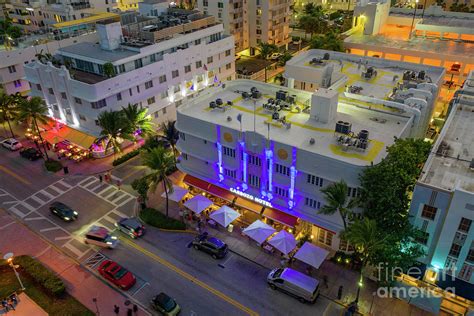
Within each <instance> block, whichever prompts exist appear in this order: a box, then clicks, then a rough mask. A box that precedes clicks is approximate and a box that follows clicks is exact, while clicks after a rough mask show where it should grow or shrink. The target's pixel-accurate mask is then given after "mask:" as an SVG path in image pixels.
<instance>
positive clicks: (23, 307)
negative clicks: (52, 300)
mask: <svg viewBox="0 0 474 316" xmlns="http://www.w3.org/2000/svg"><path fill="white" fill-rule="evenodd" d="M0 315H15V316H31V315H34V316H48V313H46V312H45V311H44V310H43V309H42V308H41V307H39V306H38V304H36V303H35V302H34V301H33V300H32V299H31V298H29V296H28V295H26V294H25V293H20V295H18V304H17V305H16V306H15V310H9V311H8V313H5V312H4V310H3V309H2V310H0Z"/></svg>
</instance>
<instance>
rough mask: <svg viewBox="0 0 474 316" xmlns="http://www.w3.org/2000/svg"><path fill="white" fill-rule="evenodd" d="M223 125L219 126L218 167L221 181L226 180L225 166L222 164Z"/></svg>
mask: <svg viewBox="0 0 474 316" xmlns="http://www.w3.org/2000/svg"><path fill="white" fill-rule="evenodd" d="M220 137H221V127H220V126H217V142H216V144H217V159H218V162H217V167H218V172H219V182H222V181H224V167H223V166H222V144H221V143H220Z"/></svg>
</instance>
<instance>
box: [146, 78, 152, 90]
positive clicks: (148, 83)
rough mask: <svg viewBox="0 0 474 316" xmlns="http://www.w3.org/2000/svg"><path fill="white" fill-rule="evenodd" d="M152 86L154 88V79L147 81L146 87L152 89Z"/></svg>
mask: <svg viewBox="0 0 474 316" xmlns="http://www.w3.org/2000/svg"><path fill="white" fill-rule="evenodd" d="M150 88H153V81H152V80H150V81H147V82H145V89H150Z"/></svg>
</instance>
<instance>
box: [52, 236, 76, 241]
mask: <svg viewBox="0 0 474 316" xmlns="http://www.w3.org/2000/svg"><path fill="white" fill-rule="evenodd" d="M66 239H72V237H71V236H62V237H56V238H54V240H66Z"/></svg>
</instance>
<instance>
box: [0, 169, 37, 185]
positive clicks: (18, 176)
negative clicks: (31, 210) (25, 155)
mask: <svg viewBox="0 0 474 316" xmlns="http://www.w3.org/2000/svg"><path fill="white" fill-rule="evenodd" d="M0 170H1V171H3V172H5V173H7V174H9V175H10V176H12V177H13V178H15V179H17V180H18V181H20V182H21V183H23V184H26V185H31V182H30V181H28V180H27V179H26V178H24V177H22V176H20V175H18V174H16V173H15V172H13V171H11V170H10V169H8V168H6V167H4V166H0Z"/></svg>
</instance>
